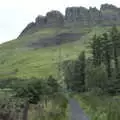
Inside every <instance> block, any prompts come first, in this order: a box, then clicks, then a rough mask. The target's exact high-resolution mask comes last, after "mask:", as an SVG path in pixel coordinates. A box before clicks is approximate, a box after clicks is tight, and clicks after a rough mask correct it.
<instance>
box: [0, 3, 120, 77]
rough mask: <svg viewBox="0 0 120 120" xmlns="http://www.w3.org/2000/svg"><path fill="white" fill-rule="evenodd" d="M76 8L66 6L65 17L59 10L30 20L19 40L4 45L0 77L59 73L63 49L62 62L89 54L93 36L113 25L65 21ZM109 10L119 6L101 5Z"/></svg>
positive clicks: (1, 51) (43, 75)
mask: <svg viewBox="0 0 120 120" xmlns="http://www.w3.org/2000/svg"><path fill="white" fill-rule="evenodd" d="M74 9H75V11H76V10H77V11H78V10H79V9H78V8H74V7H73V8H69V9H66V16H63V15H62V14H61V13H60V12H58V11H57V12H56V11H52V12H48V13H47V15H46V17H44V16H38V17H37V18H36V20H35V21H36V22H32V23H30V24H29V25H28V26H27V27H26V28H25V29H24V30H23V31H22V33H21V34H20V36H19V37H18V38H17V39H15V40H12V41H10V42H6V43H4V44H1V45H0V78H5V77H7V78H8V77H19V78H31V77H37V78H38V77H46V76H48V75H54V76H57V69H58V63H59V62H60V59H59V53H60V50H61V61H63V60H68V59H75V58H76V57H77V55H78V54H79V53H80V52H81V51H82V50H85V51H86V53H87V55H89V52H88V49H87V47H86V46H87V45H88V42H89V40H90V39H91V37H92V36H93V35H94V34H101V33H103V32H105V31H107V30H108V29H109V28H110V27H111V25H113V24H110V25H109V26H106V27H105V26H104V27H103V26H102V25H99V24H98V25H97V24H96V25H95V24H94V25H93V24H91V25H87V26H86V25H84V24H83V25H82V26H81V22H80V21H79V20H78V21H76V22H69V21H67V23H66V20H67V19H68V16H69V15H70V13H69V12H70V11H71V15H72V14H74V12H75V11H74ZM81 9H82V10H83V8H80V11H82V10H81ZM106 9H110V10H114V11H117V12H118V11H119V8H116V7H115V6H112V5H107V4H106V5H102V6H101V10H102V11H104V12H105V11H106ZM115 9H116V10H115ZM85 10H86V9H85ZM90 10H91V8H90ZM73 11H74V12H73ZM92 11H94V12H95V11H96V9H95V8H94V9H92ZM106 12H110V11H108V10H107V11H106ZM106 12H105V13H106ZM117 12H115V13H117ZM83 13H84V11H83ZM113 13H114V12H112V14H113ZM118 13H119V12H118ZM80 15H81V13H80ZM117 16H118V15H117ZM69 17H70V16H69ZM74 18H75V17H74ZM80 18H82V17H80ZM69 19H72V18H69ZM88 19H89V18H88ZM74 20H76V18H75V19H74ZM92 20H93V19H92ZM117 20H118V19H117ZM83 21H85V20H83ZM103 23H105V22H103ZM118 23H120V21H119V22H118ZM106 25H107V24H106ZM117 25H119V24H117Z"/></svg>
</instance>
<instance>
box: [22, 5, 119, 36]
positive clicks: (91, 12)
mask: <svg viewBox="0 0 120 120" xmlns="http://www.w3.org/2000/svg"><path fill="white" fill-rule="evenodd" d="M72 23H79V25H82V26H86V25H87V26H93V25H108V26H110V25H113V24H116V25H120V8H118V7H116V6H114V5H111V4H102V5H101V7H100V10H98V9H97V8H96V7H93V8H92V7H90V8H89V9H87V8H85V7H68V8H66V10H65V16H64V15H63V14H62V13H60V12H59V11H55V10H53V11H50V12H48V13H47V14H46V16H41V15H39V16H37V17H36V19H35V22H32V23H30V24H28V25H27V27H26V28H25V29H24V30H23V32H22V33H21V35H23V34H25V33H29V32H31V31H34V32H35V31H36V30H38V29H40V28H43V27H55V26H57V27H58V26H63V25H67V24H68V25H70V24H71V25H72ZM21 35H20V36H21Z"/></svg>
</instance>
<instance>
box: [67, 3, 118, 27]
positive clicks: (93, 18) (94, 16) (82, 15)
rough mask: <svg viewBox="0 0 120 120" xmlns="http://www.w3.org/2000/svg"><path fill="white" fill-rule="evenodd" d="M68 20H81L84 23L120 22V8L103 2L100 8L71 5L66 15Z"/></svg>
mask: <svg viewBox="0 0 120 120" xmlns="http://www.w3.org/2000/svg"><path fill="white" fill-rule="evenodd" d="M65 18H66V21H68V22H76V21H77V22H80V23H81V24H84V25H90V24H92V25H94V24H102V23H105V22H106V23H107V24H112V23H114V24H115V23H117V24H118V23H120V8H117V7H116V6H114V5H109V4H103V5H101V8H100V10H98V9H97V8H91V7H90V8H89V9H86V8H83V7H70V8H67V9H66V15H65Z"/></svg>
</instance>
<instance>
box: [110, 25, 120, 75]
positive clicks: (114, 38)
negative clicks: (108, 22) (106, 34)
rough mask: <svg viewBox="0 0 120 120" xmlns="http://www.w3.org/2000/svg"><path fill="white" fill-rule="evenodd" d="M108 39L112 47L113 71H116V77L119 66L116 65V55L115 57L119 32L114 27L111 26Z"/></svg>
mask: <svg viewBox="0 0 120 120" xmlns="http://www.w3.org/2000/svg"><path fill="white" fill-rule="evenodd" d="M110 38H111V41H112V47H113V58H114V62H115V70H116V75H118V73H119V64H118V55H117V43H118V41H119V39H120V38H119V32H118V30H117V28H116V26H113V28H112V30H111V32H110Z"/></svg>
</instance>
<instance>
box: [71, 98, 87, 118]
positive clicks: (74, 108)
mask: <svg viewBox="0 0 120 120" xmlns="http://www.w3.org/2000/svg"><path fill="white" fill-rule="evenodd" d="M69 105H70V120H89V119H88V118H87V116H86V115H85V114H84V112H83V110H82V109H81V108H80V105H79V103H78V102H77V101H76V100H75V99H70V100H69Z"/></svg>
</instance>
